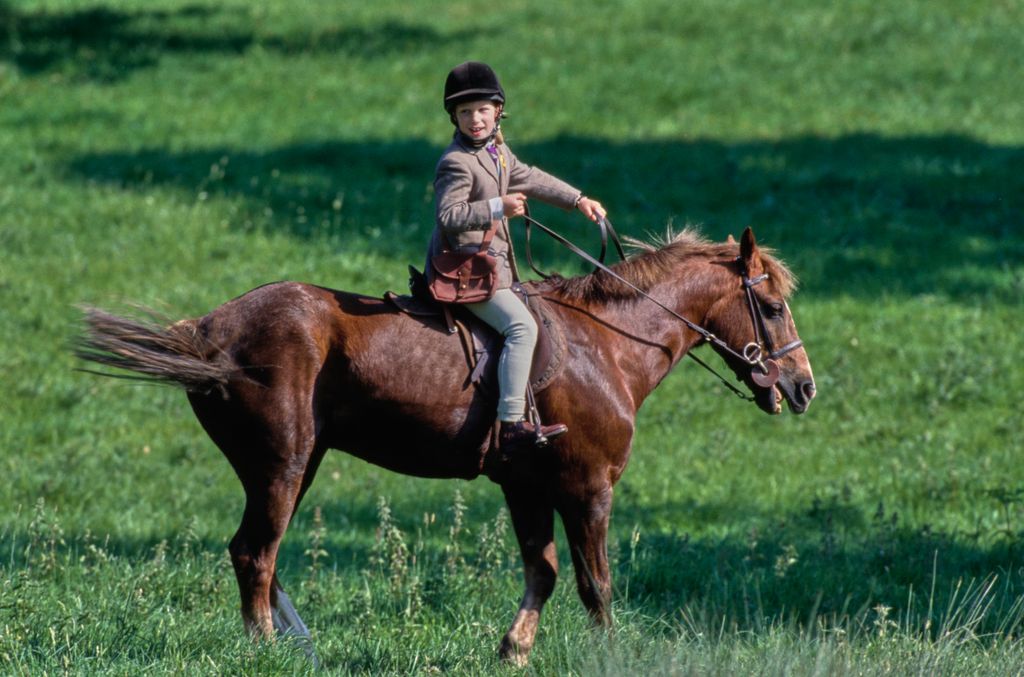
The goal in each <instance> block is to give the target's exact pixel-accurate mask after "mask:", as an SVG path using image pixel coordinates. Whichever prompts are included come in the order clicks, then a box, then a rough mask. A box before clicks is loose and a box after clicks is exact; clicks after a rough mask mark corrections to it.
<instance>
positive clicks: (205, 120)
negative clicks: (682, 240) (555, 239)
mask: <svg viewBox="0 0 1024 677" xmlns="http://www.w3.org/2000/svg"><path fill="white" fill-rule="evenodd" d="M1022 31H1024V4H1022V3H1021V2H1019V1H1018V0H1002V1H997V0H986V1H981V2H967V1H965V0H939V1H936V2H929V3H915V2H896V1H890V0H885V1H883V2H867V1H861V0H840V1H838V2H834V3H819V2H812V1H810V0H799V1H798V0H793V1H789V2H753V1H751V0H722V1H718V2H712V1H710V0H704V1H696V0H632V1H631V0H598V1H595V2H591V3H586V4H583V3H579V4H578V5H577V6H576V7H572V6H570V5H569V4H567V3H553V2H542V1H541V0H516V1H514V2H507V3H500V4H493V3H492V4H489V5H487V4H479V3H466V2H447V3H443V4H442V3H433V2H429V3H428V2H410V1H409V0H403V1H401V2H399V1H396V0H378V1H377V2H374V3H344V2H327V1H326V0H316V1H315V2H308V3H288V2H284V1H283V0H272V1H271V0H268V1H267V2H257V3H253V2H241V1H239V0H222V1H221V2H212V1H209V0H181V1H178V0H152V1H144V0H110V1H108V2H90V1H86V0H59V1H58V0H38V1H28V0H24V1H23V0H0V318H2V319H0V379H2V382H3V399H2V404H0V453H2V455H0V472H2V473H3V476H4V477H5V478H6V479H5V480H4V481H3V482H0V555H2V556H0V672H2V673H4V674H26V675H29V674H31V675H39V674H58V673H74V674H137V673H142V672H147V673H156V674H167V673H174V674H178V673H185V672H187V673H206V674H294V673H301V672H305V671H310V672H311V671H312V668H311V667H310V665H309V664H308V663H307V662H306V660H305V658H304V656H303V653H302V651H301V649H300V648H299V647H296V646H293V645H292V644H291V643H289V642H277V643H253V642H251V641H250V640H248V639H247V638H246V637H245V636H244V634H243V632H242V627H241V621H240V618H239V615H238V611H237V606H238V603H237V592H236V586H235V581H234V576H233V573H232V571H231V566H230V562H229V560H228V557H227V553H226V544H227V541H228V539H229V538H230V536H231V535H232V533H233V532H234V529H235V528H236V526H237V523H238V520H239V518H240V515H241V508H242V501H243V497H242V492H241V487H240V485H239V483H238V481H237V480H236V478H235V477H234V475H233V473H232V471H231V469H230V467H229V466H228V464H227V463H226V462H225V461H224V459H223V458H222V457H221V455H220V452H219V451H217V449H216V448H215V447H214V446H213V444H212V443H211V442H210V441H209V440H208V439H207V437H206V436H205V434H204V433H203V432H202V431H201V429H200V428H199V426H198V424H197V423H196V422H195V420H194V418H193V416H192V414H191V411H190V409H189V407H188V404H187V402H186V400H185V398H184V396H183V395H182V394H181V393H180V392H176V391H173V390H170V389H164V388H158V387H149V386H139V385H129V384H126V383H125V382H123V381H114V380H104V379H100V378H97V377H95V376H91V375H88V374H83V373H80V372H77V371H75V368H76V367H78V366H81V365H79V364H76V362H75V361H74V359H73V358H72V357H71V355H70V352H69V349H68V346H69V344H70V342H71V340H72V339H73V337H74V336H75V334H76V332H77V331H78V330H79V312H78V310H77V309H76V304H79V303H89V304H95V305H100V306H105V307H111V308H113V309H115V310H117V309H120V310H124V309H126V308H127V309H130V307H131V304H132V303H139V304H142V305H145V306H148V307H152V308H155V309H157V310H158V311H160V312H163V313H165V314H166V315H168V316H171V317H185V316H195V315H199V314H202V313H205V312H207V311H208V310H210V309H211V308H213V307H215V306H217V305H219V304H220V303H222V302H224V301H226V300H228V299H229V298H232V297H234V296H236V295H238V294H240V293H242V292H244V291H246V290H248V289H250V288H252V287H255V286H257V285H260V284H263V283H265V282H268V281H273V280H280V279H294V280H301V281H306V282H312V283H317V284H322V285H326V286H331V287H336V288H344V289H349V290H354V291H358V292H363V293H368V294H378V293H381V292H383V291H384V290H385V289H395V290H401V289H403V288H404V285H405V278H406V273H405V267H406V265H407V264H409V263H413V264H417V265H418V264H419V263H420V262H421V260H422V256H423V250H424V247H425V245H426V241H427V238H428V236H429V233H430V229H431V222H432V199H433V196H432V188H431V184H432V179H433V167H434V163H435V162H436V160H437V157H438V155H439V153H440V151H441V149H442V148H443V147H444V146H445V145H446V143H447V141H448V138H449V136H450V133H451V127H450V125H449V123H448V121H447V118H446V116H445V114H444V113H443V111H442V110H441V106H440V103H439V102H440V98H441V88H442V84H443V80H444V76H445V74H446V72H447V70H448V69H449V68H450V67H451V66H453V65H455V64H456V63H459V62H461V61H463V60H466V59H469V58H473V59H480V60H485V61H489V62H490V63H492V64H493V65H494V66H495V68H496V70H497V71H498V73H499V75H500V76H501V77H502V79H503V82H504V85H505V88H506V90H507V92H508V96H509V106H508V108H509V113H510V117H509V118H508V120H507V121H506V123H505V130H506V137H507V139H508V141H509V144H510V145H511V147H512V148H513V149H514V150H515V151H516V153H517V155H518V156H519V157H520V158H521V159H523V160H525V161H527V162H530V163H533V164H537V165H539V166H541V167H543V168H545V169H547V170H549V171H551V172H552V173H555V174H557V175H559V176H562V177H564V178H565V179H567V180H568V181H570V182H572V183H574V184H576V185H578V186H580V187H581V188H583V189H584V190H586V192H587V193H588V194H589V195H592V196H594V197H596V198H598V199H600V200H601V201H602V202H603V203H604V204H605V205H606V206H607V207H608V209H609V211H610V216H611V217H612V219H613V220H614V222H615V224H616V226H617V228H618V229H619V230H620V231H621V232H623V233H626V234H630V235H634V236H639V237H643V236H644V235H645V234H646V233H649V232H662V231H664V230H665V228H666V227H667V226H669V225H673V226H675V227H677V228H678V227H681V226H683V225H686V224H696V225H699V226H700V227H701V229H702V231H703V232H704V233H705V234H706V235H707V236H709V237H711V238H713V239H724V238H725V236H726V235H727V234H729V233H736V234H738V233H739V231H741V230H742V229H743V227H745V226H747V225H752V226H753V227H754V229H755V231H756V233H757V235H758V238H759V241H760V242H761V243H762V244H765V245H768V246H771V247H773V248H774V249H776V250H777V251H778V253H779V254H780V255H781V256H782V258H784V259H785V260H786V261H787V262H788V263H789V265H790V267H791V268H792V269H793V270H794V271H795V272H796V274H797V275H798V276H799V278H800V280H801V289H800V291H799V292H798V294H797V295H796V296H795V298H794V299H793V300H792V303H791V306H792V308H793V312H794V315H795V317H796V320H797V324H798V327H799V328H800V333H801V336H802V338H803V339H804V341H805V342H806V344H807V347H808V352H809V355H810V357H811V360H812V363H813V365H814V369H815V375H816V378H817V383H818V389H819V395H818V398H817V400H816V401H815V403H814V404H813V405H812V407H811V409H810V411H809V412H808V413H807V414H806V415H805V416H803V417H800V418H797V417H793V416H789V415H784V416H782V417H776V418H771V417H767V416H765V415H764V414H762V413H760V412H759V411H758V410H756V409H755V408H754V407H753V406H751V405H749V404H747V403H744V402H742V401H740V400H738V399H737V398H735V397H733V396H732V395H730V394H729V393H728V392H727V391H725V389H724V388H722V387H721V386H720V385H719V384H717V382H716V381H715V380H714V379H713V378H712V377H711V376H709V375H707V374H706V373H704V372H703V371H702V370H699V369H698V368H697V367H696V366H695V365H692V364H689V363H684V364H682V365H681V366H680V367H679V368H678V369H677V371H676V372H675V373H674V374H673V375H672V376H671V377H670V378H669V379H668V380H667V381H666V382H665V383H664V384H663V385H662V386H661V387H660V389H659V390H658V391H657V392H656V393H655V395H654V396H653V397H652V398H651V399H650V400H649V401H648V403H647V404H646V405H645V407H644V408H643V409H642V410H641V415H640V418H639V421H638V430H639V433H638V437H637V440H636V444H635V449H634V455H633V459H632V461H631V464H630V467H629V468H628V470H627V472H626V475H625V477H624V478H623V480H622V482H621V483H620V484H619V486H618V488H617V494H616V508H615V512H614V514H613V520H612V534H611V538H610V543H611V548H610V550H611V553H610V554H611V559H612V561H613V567H614V575H615V585H616V592H615V599H614V610H615V615H616V618H617V631H616V633H615V635H614V636H611V637H609V636H607V635H605V634H603V633H600V632H595V631H593V630H591V629H590V628H589V625H588V622H587V619H586V617H585V614H584V612H583V609H582V606H581V605H580V603H579V601H578V599H577V597H576V593H575V586H574V584H573V582H572V575H571V573H570V571H569V566H570V564H569V557H568V553H567V552H565V551H564V550H563V551H562V552H561V553H560V555H561V561H562V564H563V574H562V577H561V580H560V583H559V586H558V589H557V591H556V593H555V596H554V597H553V598H552V600H551V602H550V603H549V605H548V607H547V609H546V611H545V616H544V618H543V621H542V625H541V629H540V632H539V636H538V642H537V646H536V648H535V650H534V653H533V656H532V662H531V665H530V667H529V668H528V669H527V672H528V673H531V674H533V673H535V674H544V675H547V674H579V675H595V674H598V675H599V674H607V675H619V674H637V673H646V674H652V675H655V674H665V675H676V674H684V675H689V674H699V675H705V674H707V675H733V674H787V675H790V674H797V675H803V674H820V675H826V674H827V675H835V674H858V675H860V674H870V675H874V674H893V675H905V674H929V675H931V674H948V675H964V674H992V675H1006V674H1021V671H1022V668H1021V667H1020V666H1021V665H1024V645H1022V640H1021V638H1022V635H1024V626H1022V624H1021V622H1022V618H1024V606H1022V605H1024V602H1022V601H1021V600H1022V596H1024V557H1022V554H1024V543H1022V537H1024V466H1022V464H1021V462H1020V458H1021V440H1022V438H1024V424H1022V407H1021V404H1020V393H1021V392H1024V367H1022V366H1021V355H1022V354H1024V339H1022V337H1021V328H1022V320H1024V314H1022V311H1024V302H1022V297H1024V178H1022V177H1024V100H1022V98H1021V97H1020V95H1019V89H1020V74H1021V73H1022V72H1024V43H1022V42H1021V34H1022ZM535 214H536V215H537V216H538V218H540V219H541V220H542V221H544V222H546V223H548V224H549V225H552V226H555V227H556V228H557V229H559V230H560V231H562V232H564V233H565V234H566V235H568V236H569V237H571V238H572V239H574V240H578V241H582V242H589V243H590V244H591V246H592V247H593V246H594V244H595V238H594V236H593V233H592V232H591V231H590V230H589V229H588V227H587V224H586V223H585V222H584V220H583V219H582V218H581V217H579V216H568V215H564V214H562V213H561V212H558V211H557V210H551V209H545V208H543V207H538V208H536V209H535ZM539 258H540V259H541V260H542V261H543V263H544V265H546V266H548V267H557V268H558V269H560V270H561V271H562V272H563V273H565V274H579V273H581V272H582V271H583V270H584V269H583V267H582V266H581V265H579V264H578V263H577V262H575V261H573V260H571V258H570V256H569V255H568V254H566V253H564V252H561V251H558V250H557V249H555V248H554V247H552V246H547V245H545V246H541V247H540V248H539ZM705 357H707V358H708V359H710V360H711V361H713V362H717V361H718V360H717V358H714V356H713V355H710V354H708V355H705ZM560 540H561V541H562V542H563V543H564V539H560ZM279 567H280V573H281V577H282V580H283V582H284V584H285V586H286V587H287V588H288V589H289V591H290V592H291V594H292V596H293V598H294V600H295V602H296V604H297V606H298V608H299V610H300V612H301V613H302V614H303V617H304V619H305V620H306V622H307V623H308V624H309V626H310V628H311V630H312V633H313V638H314V641H315V642H316V646H317V651H318V654H319V658H320V661H321V662H322V664H323V667H324V668H325V669H326V671H327V672H329V673H333V674H350V673H352V674H374V675H376V674H432V673H446V674H448V673H450V674H465V675H478V674H505V673H510V674H511V673H516V672H518V671H516V670H514V669H512V668H509V667H507V666H503V665H501V664H500V663H499V662H498V660H497V658H496V649H497V643H498V641H499V639H500V637H501V635H502V634H503V633H504V631H505V629H506V627H507V625H508V623H510V622H511V619H512V616H513V613H514V610H515V608H516V605H517V604H518V600H519V596H520V594H521V589H520V586H521V583H520V581H521V570H520V568H519V565H518V559H517V549H516V546H515V544H514V538H513V537H512V535H511V533H510V528H509V526H508V524H507V516H506V514H505V513H504V512H503V510H502V500H501V494H500V490H499V489H498V487H497V486H495V485H493V484H491V483H489V482H488V481H487V480H478V481H474V482H451V481H446V482H441V481H427V480H417V479H413V478H408V477H403V476H398V475H394V474H390V473H388V472H385V471H383V470H380V469H378V468H375V467H372V466H369V465H367V464H365V463H363V462H361V461H358V460H356V459H353V458H351V457H348V456H346V455H344V454H340V453H333V454H330V455H328V457H327V459H326V460H325V461H324V464H323V466H322V468H321V470H320V473H319V477H318V479H317V482H316V483H315V484H314V486H313V488H312V490H311V491H310V493H309V495H308V497H307V498H306V501H305V503H304V505H303V509H302V510H301V511H300V513H299V514H298V516H297V518H296V520H295V522H294V523H293V525H292V528H291V530H290V532H289V534H288V536H287V537H286V539H285V542H284V546H283V550H282V554H281V558H280V560H279Z"/></svg>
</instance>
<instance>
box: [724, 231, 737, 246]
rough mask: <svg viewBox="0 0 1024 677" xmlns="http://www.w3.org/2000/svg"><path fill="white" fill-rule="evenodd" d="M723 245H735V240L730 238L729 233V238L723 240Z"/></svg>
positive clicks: (730, 234)
mask: <svg viewBox="0 0 1024 677" xmlns="http://www.w3.org/2000/svg"><path fill="white" fill-rule="evenodd" d="M725 243H726V244H736V238H734V237H733V236H732V233H729V237H727V238H725Z"/></svg>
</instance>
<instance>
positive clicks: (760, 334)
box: [523, 214, 803, 401]
mask: <svg viewBox="0 0 1024 677" xmlns="http://www.w3.org/2000/svg"><path fill="white" fill-rule="evenodd" d="M523 218H524V219H525V220H526V258H527V260H528V261H529V263H530V267H531V268H532V269H533V270H534V272H536V273H537V274H538V275H540V276H541V277H543V278H544V279H548V278H550V277H551V275H547V274H545V273H543V272H541V271H540V270H538V269H537V267H536V266H534V265H533V257H532V255H531V253H530V244H529V243H530V226H531V225H534V226H537V227H538V228H539V229H540V230H542V231H543V232H545V233H546V234H547V235H549V236H550V237H551V238H552V239H554V240H555V241H556V242H558V243H559V244H561V245H563V246H564V247H565V248H566V249H568V250H569V251H571V252H572V253H573V254H575V255H576V256H579V257H580V258H582V259H583V260H585V261H587V262H588V263H590V264H591V265H593V266H594V267H595V269H596V270H600V271H603V272H605V273H607V274H608V275H610V276H612V277H613V278H615V279H616V280H618V281H619V282H621V283H622V284H624V285H626V286H627V287H629V288H630V289H632V290H633V291H635V292H636V293H638V294H640V295H641V296H642V297H644V298H645V299H647V300H648V301H650V302H651V303H653V304H654V305H656V306H658V307H659V308H661V309H662V310H664V311H665V312H667V313H668V314H669V315H672V316H673V317H675V318H676V319H678V320H679V321H681V322H682V323H683V324H685V325H686V326H687V328H689V329H690V330H691V331H693V332H695V333H697V334H698V335H700V336H701V337H702V338H703V339H704V340H705V341H707V342H708V343H712V344H714V345H716V346H718V347H719V348H720V349H722V350H724V351H725V352H726V353H728V354H729V355H732V356H733V357H735V358H736V359H738V360H740V361H741V362H745V363H746V364H749V365H750V366H751V372H750V376H751V379H752V380H753V381H754V383H756V384H757V385H759V386H761V387H762V388H769V387H771V386H773V385H775V383H776V382H777V381H778V380H779V374H780V371H779V365H778V364H777V363H776V360H777V359H778V358H780V357H782V356H783V355H785V354H787V353H790V352H792V351H793V350H796V349H797V348H799V347H800V346H802V345H803V341H801V340H799V339H797V340H796V341H793V342H791V343H788V344H786V345H785V346H783V347H782V348H780V349H778V350H772V341H771V335H770V334H769V333H768V328H767V326H766V325H765V321H764V315H763V314H762V312H761V308H760V305H759V304H758V303H757V299H756V297H755V295H754V287H755V286H757V285H758V284H760V283H761V282H764V281H765V280H767V279H768V274H767V273H765V274H763V275H759V276H757V277H755V278H751V277H750V276H749V274H748V271H747V269H746V266H744V267H743V274H742V277H743V288H744V290H745V292H746V296H747V305H748V306H749V308H750V319H751V322H752V323H753V325H754V339H755V340H754V341H752V342H750V343H748V344H747V345H746V346H744V347H743V350H742V352H738V351H736V350H734V349H733V348H732V347H731V346H730V345H729V344H727V343H726V342H725V341H723V340H722V339H720V338H718V337H717V336H715V335H714V334H713V333H711V332H710V331H708V330H707V329H705V328H704V327H702V326H700V325H699V324H697V323H695V322H692V321H690V320H688V319H687V318H685V317H683V316H682V315H680V314H679V313H677V312H676V311H674V310H672V309H671V308H669V307H668V306H666V305H665V304H663V303H662V302H661V301H658V300H657V299H655V298H654V297H653V296H651V295H650V294H648V293H647V292H645V291H644V290H642V289H640V288H639V287H637V286H636V285H635V284H633V283H632V282H630V281H628V280H626V279H625V278H624V277H622V276H621V275H619V274H618V273H616V272H615V271H613V270H612V269H611V268H609V267H608V266H606V265H605V264H604V254H605V249H606V239H607V237H608V235H609V233H610V234H611V237H612V242H614V244H615V247H616V249H617V251H618V254H619V258H621V259H622V260H623V261H625V260H626V256H625V253H624V252H623V249H622V243H621V242H620V241H619V236H618V234H617V233H616V232H615V229H614V228H613V227H612V224H611V222H610V221H608V219H607V218H602V219H601V220H600V222H599V225H600V226H601V257H600V260H598V259H595V258H594V257H593V256H591V255H590V254H588V253H587V252H585V251H584V250H583V249H581V248H579V247H577V246H576V245H575V244H573V243H572V242H571V241H569V240H568V239H566V238H565V237H563V236H562V235H560V234H559V233H557V232H555V231H554V230H552V229H550V228H548V227H547V226H545V225H544V224H543V223H541V222H539V221H537V219H535V218H533V217H532V216H530V215H529V214H524V215H523ZM737 260H738V261H739V262H740V263H741V264H742V260H740V259H737ZM595 272H596V271H595ZM686 354H687V355H688V356H689V357H691V358H692V359H693V360H694V361H695V362H697V364H699V365H701V366H702V367H704V368H705V369H707V370H708V371H710V372H711V373H712V374H714V375H715V376H717V377H718V378H719V380H721V381H722V383H724V384H725V386H726V387H727V388H729V389H730V390H731V391H732V392H734V393H735V394H736V395H738V396H739V397H740V398H742V399H744V400H747V401H753V400H754V398H753V397H752V396H750V395H747V394H746V393H744V392H743V391H741V390H740V389H739V388H737V387H736V386H734V385H733V384H732V383H729V381H727V380H726V379H725V377H723V376H722V375H721V374H719V373H718V372H717V371H715V370H714V369H713V368H711V367H710V366H709V365H708V364H707V363H706V362H704V361H703V360H701V359H700V358H699V357H697V356H696V355H694V354H693V353H691V352H690V351H687V352H686ZM765 354H767V359H765ZM754 367H757V369H754Z"/></svg>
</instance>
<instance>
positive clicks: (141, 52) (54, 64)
mask: <svg viewBox="0 0 1024 677" xmlns="http://www.w3.org/2000/svg"><path fill="white" fill-rule="evenodd" d="M254 11H258V10H254ZM239 18H240V17H239V16H238V10H237V9H234V10H233V9H230V8H218V7H207V6H201V5H187V6H185V7H182V8H181V9H177V10H169V11H165V10H147V9H139V10H116V9H109V8H104V7H95V8H89V9H76V10H68V11H56V10H53V9H42V10H33V11H26V10H19V9H16V8H14V7H12V6H11V5H10V3H8V2H4V1H3V0H0V60H9V61H11V62H12V63H13V64H15V65H16V66H17V67H18V69H19V70H20V71H21V72H22V73H24V74H26V75H37V74H41V73H49V72H59V73H62V74H65V75H70V76H74V77H82V78H86V79H89V80H96V81H100V82H110V81H116V80H119V79H121V78H124V77H127V76H129V75H131V74H132V73H133V72H134V71H136V70H139V69H142V68H149V67H152V66H155V65H157V64H158V63H159V62H160V60H161V59H162V58H164V57H165V56H167V55H168V54H175V53H178V54H203V55H210V56H223V55H239V54H243V53H245V52H246V51H247V50H249V49H251V48H254V47H259V48H261V49H265V50H271V51H276V52H279V53H284V54H290V53H311V52H327V53H333V54H344V55H348V56H353V57H359V58H367V59H378V58H388V57H393V56H395V55H399V54H406V53H410V52H414V51H416V50H419V49H421V48H423V47H425V46H428V45H430V46H436V45H438V44H440V43H443V42H445V41H448V40H458V39H461V37H463V36H461V35H459V34H450V35H442V34H440V33H438V32H437V31H435V30H433V29H431V28H427V27H423V26H417V25H412V24H406V23H402V22H399V21H386V22H383V23H381V24H378V25H373V26H345V27H341V26H338V25H333V24H327V25H324V26H322V27H321V28H320V29H318V30H317V31H316V32H315V33H306V32H299V33H286V34H279V33H273V32H269V33H267V34H258V33H256V32H254V31H253V30H252V28H251V25H252V18H253V17H248V16H247V17H244V18H245V19H246V21H239ZM267 23H269V22H267Z"/></svg>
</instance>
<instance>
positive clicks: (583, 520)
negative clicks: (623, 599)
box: [559, 486, 612, 627]
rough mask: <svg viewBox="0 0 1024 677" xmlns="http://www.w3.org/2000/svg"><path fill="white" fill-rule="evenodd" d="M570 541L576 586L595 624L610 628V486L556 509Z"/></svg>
mask: <svg viewBox="0 0 1024 677" xmlns="http://www.w3.org/2000/svg"><path fill="white" fill-rule="evenodd" d="M559 512H560V513H561V515H562V522H563V524H564V525H565V535H566V537H568V539H569V548H570V551H571V552H572V563H573V568H574V570H575V572H576V587H577V589H578V590H579V594H580V599H581V600H583V606H585V607H586V609H587V612H588V613H589V614H590V617H591V618H592V619H593V620H594V622H595V623H596V624H598V625H600V626H604V627H611V624H612V615H611V597H612V576H611V572H610V571H609V569H608V519H609V517H610V516H611V512H612V488H611V487H610V486H609V487H607V488H605V489H603V490H601V491H599V492H597V493H595V494H593V495H589V496H586V497H584V498H582V499H573V500H571V501H569V502H568V503H567V504H566V505H563V506H560V507H559Z"/></svg>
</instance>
